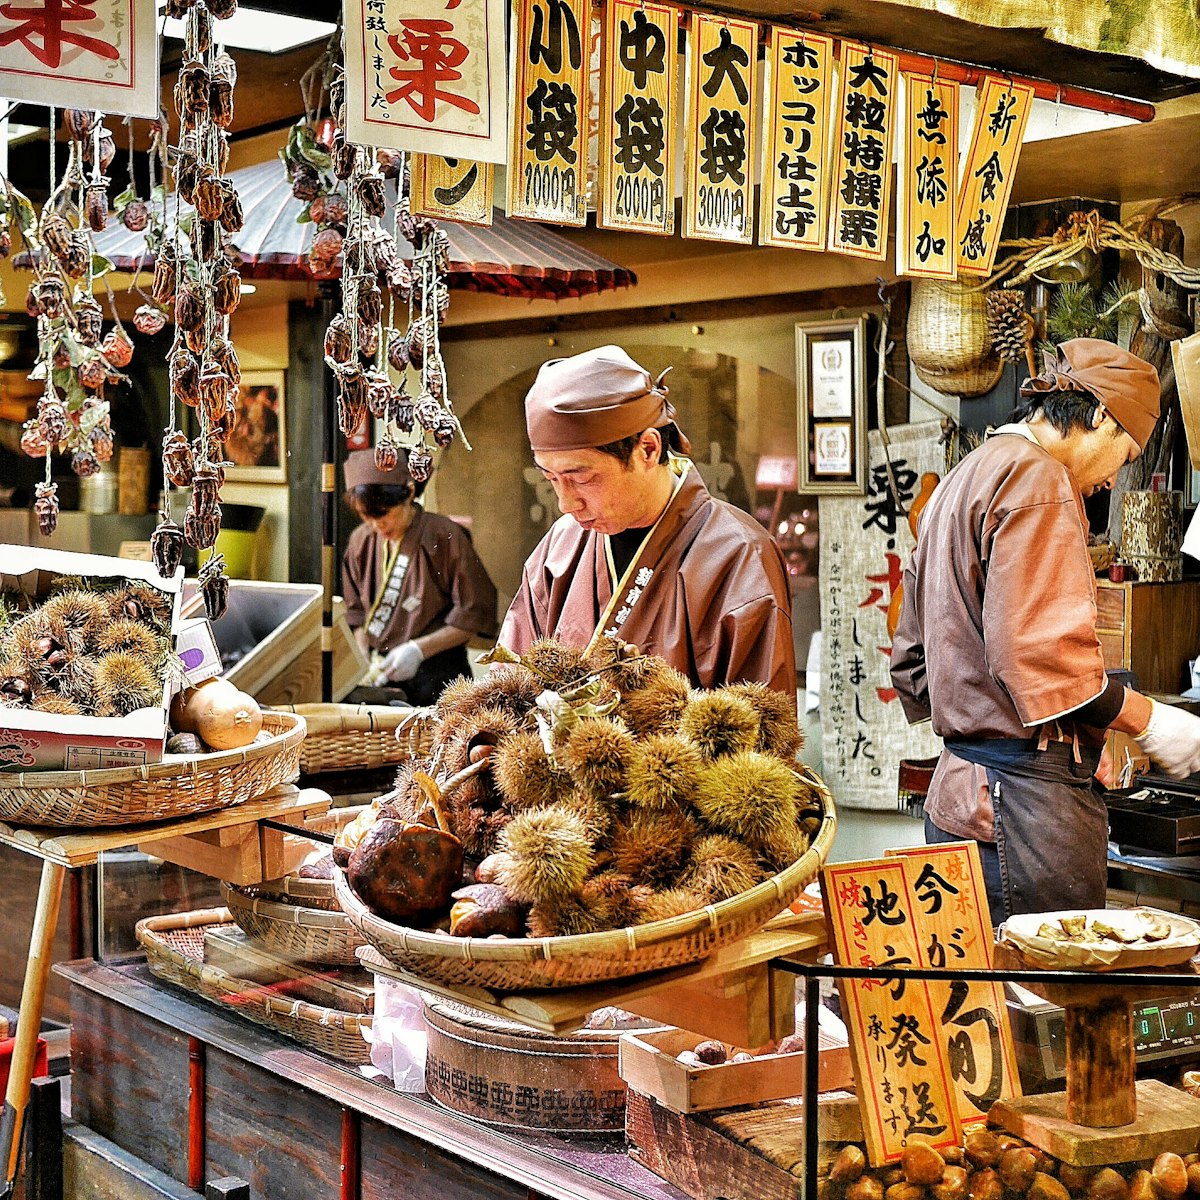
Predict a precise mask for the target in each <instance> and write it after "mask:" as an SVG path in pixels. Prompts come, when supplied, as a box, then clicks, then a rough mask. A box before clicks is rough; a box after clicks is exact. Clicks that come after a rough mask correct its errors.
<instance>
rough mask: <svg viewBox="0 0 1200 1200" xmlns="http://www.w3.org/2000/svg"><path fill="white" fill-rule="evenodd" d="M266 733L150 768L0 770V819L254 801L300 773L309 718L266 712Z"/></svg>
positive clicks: (127, 820)
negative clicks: (241, 743)
mask: <svg viewBox="0 0 1200 1200" xmlns="http://www.w3.org/2000/svg"><path fill="white" fill-rule="evenodd" d="M262 727H263V731H264V732H265V733H266V734H267V735H268V736H267V737H265V738H263V739H262V740H261V741H256V742H253V743H252V744H251V745H249V746H244V747H242V748H241V749H240V750H221V751H218V752H216V753H213V754H169V755H167V756H166V757H165V758H164V759H163V761H162V762H160V763H155V764H154V765H153V766H144V767H110V768H106V769H103V770H99V771H21V772H18V773H16V774H11V773H8V772H3V771H0V820H3V821H10V822H13V823H15V824H22V825H53V826H73V827H77V828H83V829H91V828H96V827H99V826H107V825H139V824H145V823H146V822H148V821H166V820H169V819H171V818H174V817H186V816H191V815H193V814H195V813H202V812H210V811H212V810H213V809H218V808H230V807H232V806H233V805H235V804H241V803H242V802H243V801H245V800H256V799H257V798H258V797H259V796H263V795H265V794H266V793H267V792H269V791H270V790H271V789H272V788H274V787H278V786H279V784H281V783H291V782H292V781H293V780H295V779H296V778H298V776H299V774H300V747H301V745H302V743H303V742H304V728H305V727H304V718H303V717H300V716H297V715H295V714H294V713H282V712H264V713H263V725H262Z"/></svg>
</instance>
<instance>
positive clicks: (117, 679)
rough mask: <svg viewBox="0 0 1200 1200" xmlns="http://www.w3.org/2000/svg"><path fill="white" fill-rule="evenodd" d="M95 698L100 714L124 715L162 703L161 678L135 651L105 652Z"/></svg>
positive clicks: (97, 670)
mask: <svg viewBox="0 0 1200 1200" xmlns="http://www.w3.org/2000/svg"><path fill="white" fill-rule="evenodd" d="M96 701H97V703H96V710H97V712H98V713H99V715H101V716H111V717H125V716H128V715H129V714H130V713H131V712H134V711H136V710H137V709H139V708H152V707H154V706H156V705H158V704H160V703H161V702H162V680H160V679H159V678H157V677H156V675H155V673H154V671H153V670H152V669H151V668H150V667H149V666H148V665H147V663H146V662H145V660H144V659H142V658H140V657H139V656H138V655H136V654H122V653H120V652H119V651H118V652H116V653H113V654H106V655H104V657H103V658H101V659H100V660H99V661H98V662H97V663H96Z"/></svg>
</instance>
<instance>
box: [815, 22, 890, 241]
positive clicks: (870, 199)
mask: <svg viewBox="0 0 1200 1200" xmlns="http://www.w3.org/2000/svg"><path fill="white" fill-rule="evenodd" d="M898 62H899V60H898V59H897V57H896V55H894V54H889V53H888V52H887V51H886V50H878V49H876V48H875V47H873V46H865V45H862V44H861V43H859V42H843V43H842V62H841V88H840V91H839V96H838V107H837V112H836V114H835V117H834V123H833V127H834V137H835V143H834V145H835V151H834V171H833V181H832V182H833V212H832V213H831V215H830V220H829V249H830V250H837V251H840V252H841V253H842V254H853V255H855V256H856V257H858V258H870V259H876V260H881V259H884V258H886V257H887V240H888V215H889V211H890V208H889V205H890V200H891V190H892V124H893V115H894V113H895V109H896V88H897V86H898V84H899V75H898V73H897V65H898Z"/></svg>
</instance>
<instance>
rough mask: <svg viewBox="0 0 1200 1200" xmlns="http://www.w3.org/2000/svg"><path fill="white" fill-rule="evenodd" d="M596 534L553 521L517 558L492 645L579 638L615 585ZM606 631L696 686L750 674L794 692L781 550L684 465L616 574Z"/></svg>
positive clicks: (580, 641) (592, 626)
mask: <svg viewBox="0 0 1200 1200" xmlns="http://www.w3.org/2000/svg"><path fill="white" fill-rule="evenodd" d="M607 540H608V539H607V538H606V537H605V536H604V535H602V534H597V533H592V532H588V531H586V530H584V529H582V528H581V527H580V526H579V525H578V524H577V523H576V522H575V521H574V520H573V519H572V518H571V517H569V516H564V517H560V518H559V520H558V521H557V522H556V523H555V524H554V526H553V527H552V528H551V530H550V532H549V533H547V534H546V536H545V537H544V538H543V539H542V540H541V542H540V543H539V544H538V546H537V548H536V549H535V550H534V552H533V553H532V554H531V555H530V556H529V559H528V560H527V561H526V563H525V571H524V575H523V577H522V581H521V587H520V590H519V591H518V592H517V595H516V597H515V598H514V600H513V602H512V606H511V607H510V608H509V610H508V615H507V616H506V617H505V619H504V626H503V628H502V630H501V632H500V640H501V642H502V643H503V644H504V645H506V646H508V647H509V648H510V649H512V650H515V651H517V652H518V653H523V652H524V651H525V650H526V649H528V648H529V646H530V645H531V644H532V643H533V642H535V641H536V640H537V639H538V638H543V637H551V636H556V637H558V638H560V639H561V640H562V641H564V642H567V643H568V644H570V645H573V646H579V647H585V646H587V645H588V643H589V642H590V641H591V640H592V637H593V635H594V634H595V633H596V630H597V626H598V625H599V624H600V621H601V618H602V616H604V615H605V610H606V608H607V607H608V605H609V601H610V600H611V599H612V597H613V592H614V580H613V578H612V575H611V573H610V571H609V566H608V555H607V553H606V550H607ZM617 582H621V581H617ZM626 609H627V610H628V611H626ZM610 630H611V631H613V632H614V634H615V635H616V636H618V637H620V638H621V639H622V640H623V641H626V642H632V643H634V644H635V645H637V646H638V647H640V648H641V649H642V650H643V651H645V652H646V653H648V654H657V655H659V656H661V657H662V658H664V659H666V660H667V662H669V663H670V664H671V665H672V666H674V667H675V668H676V669H677V670H679V671H680V672H682V673H683V674H684V675H687V676H688V678H689V679H690V680H691V681H692V683H693V684H695V685H696V686H698V687H717V686H720V685H721V684H723V683H734V682H738V681H743V680H757V681H760V682H762V683H766V684H769V685H770V686H771V687H773V688H775V689H776V690H777V691H780V692H784V693H786V694H787V695H789V696H792V697H793V698H794V697H795V694H796V660H795V651H794V649H793V646H792V618H791V602H790V599H789V596H788V583H787V572H786V570H785V567H784V562H783V556H782V554H781V553H780V551H779V548H778V546H776V545H775V543H774V542H773V541H772V540H771V538H770V537H769V536H768V535H767V534H766V532H765V531H764V530H763V529H762V527H761V526H760V525H758V524H757V523H756V522H755V521H754V520H753V519H752V518H751V517H749V516H747V515H746V514H745V513H744V512H742V511H740V510H739V509H737V508H734V507H733V506H732V505H730V504H726V503H725V502H724V501H721V500H715V499H714V498H713V497H712V496H711V495H710V494H709V492H708V489H707V488H706V487H705V486H704V482H703V480H702V479H701V478H700V474H699V472H698V471H697V470H696V469H695V467H693V466H691V465H690V464H687V472H686V474H685V476H684V478H683V480H682V482H681V484H680V486H679V489H678V490H677V491H676V493H675V495H674V497H673V499H672V500H671V502H670V504H668V506H667V509H666V511H665V512H664V514H663V516H662V517H661V519H660V520H659V522H658V524H657V525H656V526H655V528H654V530H653V532H652V533H651V534H650V538H649V542H648V544H647V545H646V546H645V548H644V549H643V551H642V553H641V555H640V556H639V557H638V558H637V559H635V561H634V562H633V564H632V565H631V566H630V568H629V570H628V571H627V572H626V578H625V580H624V581H623V586H622V589H621V603H620V604H618V605H615V606H614V607H613V611H612V612H611V613H610V614H608V618H607V620H605V623H604V629H603V630H602V632H607V631H610Z"/></svg>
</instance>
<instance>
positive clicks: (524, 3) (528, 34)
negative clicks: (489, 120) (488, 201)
mask: <svg viewBox="0 0 1200 1200" xmlns="http://www.w3.org/2000/svg"><path fill="white" fill-rule="evenodd" d="M513 12H514V25H515V34H514V36H515V42H514V44H513V101H512V146H511V152H510V154H509V157H508V215H509V216H510V217H520V218H521V219H523V220H527V221H554V222H555V223H556V224H559V225H583V224H584V223H585V222H586V221H587V129H586V117H587V70H588V61H587V53H586V50H587V38H586V33H587V30H588V29H589V27H590V26H589V22H590V19H591V10H590V8H589V7H588V5H587V4H586V3H585V2H584V0H516V3H515V5H514V9H513Z"/></svg>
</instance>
